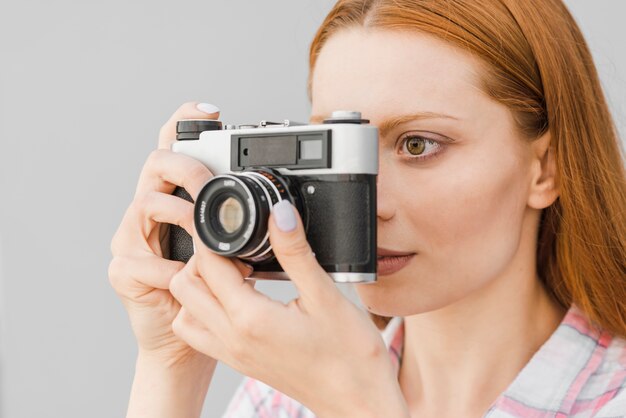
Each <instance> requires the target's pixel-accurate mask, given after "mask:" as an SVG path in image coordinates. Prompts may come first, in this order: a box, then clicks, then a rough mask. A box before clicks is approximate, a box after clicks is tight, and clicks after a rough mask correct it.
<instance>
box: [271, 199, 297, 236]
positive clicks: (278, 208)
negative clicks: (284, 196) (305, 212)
mask: <svg viewBox="0 0 626 418" xmlns="http://www.w3.org/2000/svg"><path fill="white" fill-rule="evenodd" d="M272 213H273V214H274V220H275V221H276V226H277V227H278V229H280V230H281V231H283V232H290V231H293V230H294V229H296V225H297V223H296V214H295V213H294V209H293V206H291V203H289V201H288V200H281V201H280V202H278V203H277V204H275V205H274V208H273V209H272Z"/></svg>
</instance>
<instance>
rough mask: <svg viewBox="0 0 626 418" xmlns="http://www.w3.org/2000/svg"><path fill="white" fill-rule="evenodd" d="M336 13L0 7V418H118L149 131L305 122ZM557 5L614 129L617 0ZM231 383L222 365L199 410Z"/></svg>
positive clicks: (31, 0)
mask: <svg viewBox="0 0 626 418" xmlns="http://www.w3.org/2000/svg"><path fill="white" fill-rule="evenodd" d="M333 3H334V2H333V1H330V0H298V1H293V0H291V1H288V0H272V1H263V2H261V1H241V0H231V1H204V2H196V1H191V0H182V1H177V2H155V1H135V2H132V1H131V2H129V1H122V0H109V1H103V2H93V1H91V2H80V1H70V0H60V1H54V2H52V1H44V0H25V1H19V2H18V1H12V2H9V1H8V0H2V3H1V4H0V64H1V65H0V106H1V107H0V138H1V145H2V148H1V149H0V181H1V186H2V191H3V194H2V196H1V197H0V302H1V305H0V309H1V311H0V321H1V322H0V325H1V328H0V332H1V334H0V354H1V364H0V370H1V383H0V384H1V386H0V388H1V391H0V394H1V398H0V407H1V413H2V416H3V417H9V418H22V417H28V418H32V417H66V418H70V417H76V418H78V417H93V418H96V417H120V416H124V414H125V411H126V406H127V402H128V396H129V392H130V387H131V383H132V378H133V373H134V364H135V356H136V351H137V350H136V344H135V339H134V337H133V334H132V332H131V329H130V326H129V323H128V318H127V315H126V311H125V310H124V308H123V306H122V304H121V302H120V301H119V299H118V298H117V296H116V295H115V293H114V291H113V289H112V288H111V287H110V285H109V281H108V277H107V268H108V264H109V262H110V259H111V255H110V251H109V245H110V241H111V237H112V236H113V234H114V232H115V230H116V228H117V226H118V224H119V222H120V220H121V218H122V215H123V213H124V211H125V209H126V207H127V206H128V204H129V203H130V201H131V199H132V196H133V193H134V189H135V185H136V182H137V179H138V175H139V172H140V169H141V167H142V165H143V163H144V160H145V158H146V157H147V155H148V154H149V153H150V151H151V150H152V149H153V148H155V146H156V143H157V133H158V130H159V128H160V127H161V125H162V124H163V123H164V122H165V121H166V120H167V119H168V117H169V116H170V115H171V113H172V112H173V111H174V110H175V109H176V108H177V107H178V106H179V105H180V104H182V103H183V102H186V101H190V100H199V101H206V102H209V103H213V104H216V105H217V106H219V107H220V108H221V109H222V115H221V119H222V120H223V121H225V122H230V123H246V122H258V121H260V120H262V119H268V120H282V119H292V120H296V121H307V120H308V115H309V111H310V106H309V104H308V101H307V97H306V77H307V71H308V63H307V59H308V47H309V45H310V41H311V40H312V38H313V35H314V33H315V30H316V29H317V27H318V26H319V24H320V23H321V22H322V20H323V18H324V16H325V15H326V13H327V12H328V11H329V10H330V8H331V7H332V5H333ZM567 4H568V5H569V6H570V8H571V10H572V12H573V13H574V15H575V16H576V18H577V19H578V21H579V23H580V25H581V26H582V29H583V31H584V33H585V35H586V36H587V39H588V41H589V43H590V45H591V47H592V50H593V53H594V56H595V59H596V62H597V64H598V67H599V70H600V74H601V77H602V81H603V84H604V87H605V88H606V92H607V95H608V97H609V100H610V103H611V107H612V110H613V112H614V115H615V118H616V120H617V123H618V126H619V129H620V130H621V132H622V133H625V132H626V118H625V116H626V49H623V42H622V40H623V39H626V26H625V25H624V24H623V16H624V15H625V12H626V3H624V2H622V1H610V0H603V1H593V2H591V1H588V0H569V1H567ZM622 137H623V136H622ZM258 287H259V288H260V289H261V290H262V291H264V292H266V293H268V294H271V295H272V296H273V297H275V298H278V299H284V300H287V299H290V298H292V297H293V296H294V295H295V293H294V291H293V289H292V287H291V285H290V284H289V283H263V284H261V285H260V286H258ZM346 291H347V292H349V289H348V290H346ZM240 380H241V375H239V374H238V373H236V372H235V371H233V370H232V369H230V368H228V367H227V366H225V365H220V366H219V367H218V370H217V372H216V374H215V376H214V380H213V382H212V384H211V388H210V389H209V394H208V396H207V399H206V403H205V408H204V411H203V415H202V416H203V417H218V416H220V415H221V413H222V412H223V411H224V408H225V407H226V405H227V403H228V401H229V400H230V397H231V395H232V394H233V392H234V390H235V388H236V386H237V385H238V383H239V382H240Z"/></svg>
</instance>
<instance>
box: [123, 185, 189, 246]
mask: <svg viewBox="0 0 626 418" xmlns="http://www.w3.org/2000/svg"><path fill="white" fill-rule="evenodd" d="M158 223H167V224H172V225H178V226H180V227H181V228H183V229H185V231H187V233H188V234H192V233H193V229H194V227H193V204H192V203H190V202H187V201H185V200H183V199H180V198H178V197H176V196H172V195H167V194H164V193H158V192H151V193H148V194H146V195H144V196H143V197H141V198H139V199H136V200H134V201H133V203H132V204H131V205H130V207H129V208H128V210H127V211H126V213H125V214H124V218H123V219H122V222H121V223H120V226H119V228H118V230H117V232H116V233H115V235H114V236H113V239H112V241H111V253H112V254H113V255H114V256H115V255H128V254H130V253H133V252H136V249H137V248H146V247H145V245H143V244H145V243H146V240H147V239H148V237H149V236H150V234H151V233H152V230H153V229H154V228H155V227H156V226H157V224H158ZM146 249H148V248H146Z"/></svg>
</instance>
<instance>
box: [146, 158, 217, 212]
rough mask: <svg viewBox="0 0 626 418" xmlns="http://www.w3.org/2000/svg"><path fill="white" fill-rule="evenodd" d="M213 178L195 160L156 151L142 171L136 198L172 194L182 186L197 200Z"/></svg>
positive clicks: (202, 165) (206, 169) (209, 172)
mask: <svg viewBox="0 0 626 418" xmlns="http://www.w3.org/2000/svg"><path fill="white" fill-rule="evenodd" d="M211 177H213V174H212V173H211V171H209V169H208V168H207V167H206V166H205V165H204V164H202V163H201V162H200V161H198V160H196V159H195V158H192V157H189V156H188V155H184V154H180V153H176V152H173V151H169V150H163V149H159V150H155V151H153V152H152V153H151V154H150V156H149V157H148V160H147V161H146V163H145V165H144V167H143V169H142V171H141V175H140V176H139V182H138V184H137V190H136V191H135V197H138V196H141V195H143V194H146V193H147V192H149V191H158V192H163V193H167V194H171V193H172V192H173V191H174V189H175V187H176V186H180V187H183V188H185V190H187V192H188V193H189V194H190V195H191V197H192V198H193V199H194V200H195V199H196V197H197V196H198V193H200V190H201V189H202V187H203V186H204V185H205V184H206V182H207V181H209V179H211Z"/></svg>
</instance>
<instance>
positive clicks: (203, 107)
mask: <svg viewBox="0 0 626 418" xmlns="http://www.w3.org/2000/svg"><path fill="white" fill-rule="evenodd" d="M196 108H197V109H198V110H199V111H201V112H204V113H209V114H211V113H217V112H219V111H220V108H219V107H217V106H215V105H212V104H210V103H198V104H197V105H196Z"/></svg>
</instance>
